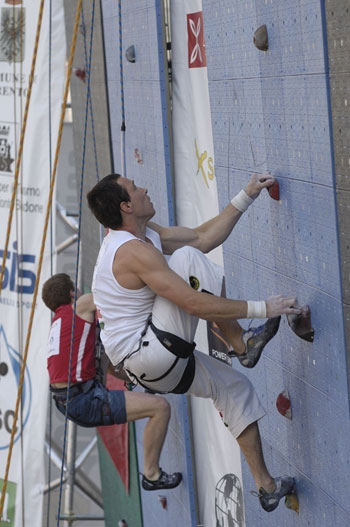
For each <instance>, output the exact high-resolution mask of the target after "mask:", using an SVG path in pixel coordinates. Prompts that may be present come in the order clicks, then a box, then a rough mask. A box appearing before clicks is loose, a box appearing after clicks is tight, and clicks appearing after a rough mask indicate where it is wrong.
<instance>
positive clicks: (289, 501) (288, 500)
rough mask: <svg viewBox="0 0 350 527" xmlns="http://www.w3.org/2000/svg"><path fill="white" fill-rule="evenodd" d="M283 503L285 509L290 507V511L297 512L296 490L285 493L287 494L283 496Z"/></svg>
mask: <svg viewBox="0 0 350 527" xmlns="http://www.w3.org/2000/svg"><path fill="white" fill-rule="evenodd" d="M284 504H285V506H286V507H287V509H291V510H292V511H295V512H297V513H298V514H299V500H298V496H297V493H296V492H293V493H292V494H287V496H286V497H285V498H284Z"/></svg>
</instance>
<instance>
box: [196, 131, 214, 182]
mask: <svg viewBox="0 0 350 527" xmlns="http://www.w3.org/2000/svg"><path fill="white" fill-rule="evenodd" d="M194 147H195V150H196V158H197V174H199V172H200V173H201V174H202V176H203V179H204V183H205V184H206V186H207V187H208V188H209V183H208V179H210V181H212V180H213V179H214V177H215V170H214V159H213V158H212V157H211V156H209V157H208V152H207V151H206V150H204V152H202V153H200V152H199V150H198V146H197V141H196V139H195V140H194Z"/></svg>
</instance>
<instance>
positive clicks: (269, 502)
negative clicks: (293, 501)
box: [252, 476, 295, 512]
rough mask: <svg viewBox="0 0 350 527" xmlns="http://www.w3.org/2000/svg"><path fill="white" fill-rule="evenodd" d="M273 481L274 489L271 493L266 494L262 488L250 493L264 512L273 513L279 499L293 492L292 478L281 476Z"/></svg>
mask: <svg viewBox="0 0 350 527" xmlns="http://www.w3.org/2000/svg"><path fill="white" fill-rule="evenodd" d="M274 479H275V485H276V488H275V490H274V491H273V492H266V490H265V489H263V488H262V487H260V489H259V492H255V491H252V494H253V495H255V496H257V497H258V498H259V500H260V505H261V506H262V508H263V509H264V510H265V511H266V512H272V511H274V510H275V509H276V508H277V507H278V504H279V502H280V499H281V498H283V497H284V496H287V495H288V494H293V493H294V492H295V480H294V478H291V477H289V476H282V477H279V478H274Z"/></svg>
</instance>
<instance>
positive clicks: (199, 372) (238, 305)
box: [87, 174, 301, 511]
mask: <svg viewBox="0 0 350 527" xmlns="http://www.w3.org/2000/svg"><path fill="white" fill-rule="evenodd" d="M274 181H275V179H274V178H273V177H272V176H271V175H269V174H265V175H263V176H261V175H260V176H259V175H256V174H255V175H253V176H252V177H251V179H250V180H249V182H248V184H247V186H246V188H245V189H244V190H242V191H241V192H240V193H239V194H237V196H235V197H234V198H233V199H232V201H231V202H230V203H229V204H228V205H227V206H226V208H225V209H224V210H223V211H222V212H221V213H220V214H219V215H217V216H216V217H215V218H213V219H211V220H209V221H207V222H205V223H204V224H202V225H200V226H199V227H197V228H192V229H190V228H185V227H179V226H176V227H162V226H160V225H157V224H156V223H153V222H150V220H151V218H152V217H153V216H154V214H155V210H154V207H153V204H152V202H151V200H150V198H149V196H148V193H147V189H144V188H141V187H137V186H136V185H135V183H134V181H132V180H130V179H127V178H124V177H121V176H120V175H118V174H111V175H109V176H106V177H105V178H103V179H102V180H101V181H100V182H99V183H97V184H96V185H95V186H94V187H93V188H92V189H91V190H90V192H89V193H88V195H87V199H88V203H89V207H90V209H91V211H92V212H93V214H94V215H95V217H96V218H97V220H98V221H99V222H100V223H102V225H104V227H106V228H108V229H109V233H108V235H107V236H106V237H105V239H104V241H103V243H102V246H101V249H100V252H99V255H98V259H97V262H96V266H95V271H94V277H93V284H92V293H93V296H94V302H95V304H96V306H97V307H98V309H99V310H100V312H101V315H102V318H103V321H104V329H103V331H102V333H101V338H102V341H103V344H104V346H105V350H106V353H107V355H108V356H109V358H110V360H111V362H112V364H113V365H114V366H115V367H116V369H117V370H118V369H120V368H122V367H123V368H124V369H125V371H126V372H127V373H128V375H129V376H130V378H131V379H132V380H133V381H135V382H138V383H139V384H140V385H141V386H143V387H145V388H146V389H147V390H150V391H154V392H159V393H166V392H172V393H187V394H191V395H195V396H197V397H205V398H211V399H212V400H213V402H214V405H215V407H216V408H217V410H218V411H219V412H221V413H222V414H223V418H224V421H225V423H227V424H228V427H229V430H230V431H231V433H232V434H233V436H234V437H235V438H236V439H237V441H238V443H239V445H240V448H241V450H242V452H243V454H244V456H245V458H246V460H247V462H248V465H249V467H250V470H251V472H252V474H253V477H254V480H255V483H256V486H257V489H258V494H259V498H260V503H261V505H262V507H263V508H264V509H265V510H267V511H272V510H274V509H275V508H276V507H277V506H278V503H279V501H280V499H281V498H282V497H283V496H285V495H286V494H289V493H291V492H292V491H293V488H294V479H293V478H292V477H278V478H273V477H272V476H271V475H270V473H269V472H268V470H267V467H266V465H265V461H264V457H263V452H262V447H261V440H260V435H259V429H258V425H257V421H258V420H259V419H260V418H262V417H263V416H264V414H265V412H264V409H263V408H262V406H261V403H260V401H259V399H258V397H257V395H256V393H255V390H254V388H253V386H252V385H251V383H250V381H249V380H248V379H247V378H246V377H245V376H244V375H242V374H241V373H240V372H238V371H235V370H234V369H232V368H230V367H229V366H227V365H226V364H224V363H222V362H220V361H217V360H216V359H214V358H213V357H210V356H208V355H207V354H205V353H201V352H200V351H198V350H196V349H195V343H194V342H193V339H194V335H195V331H196V327H197V323H198V319H204V320H209V321H213V322H215V323H216V324H217V325H218V327H219V328H220V330H221V331H222V332H223V334H224V335H225V337H226V338H227V340H228V341H229V342H230V344H231V345H232V354H233V355H237V356H238V357H239V358H240V360H241V363H242V364H243V365H244V366H247V367H253V366H254V365H255V364H256V363H257V361H258V360H259V358H260V355H261V352H262V350H263V348H264V346H265V345H266V344H267V343H268V342H269V340H270V339H271V338H272V337H273V336H274V335H275V333H276V332H277V329H278V325H279V322H280V315H282V314H300V312H301V310H300V306H299V305H298V302H297V299H296V298H295V297H294V296H287V297H286V296H282V295H278V296H271V297H270V298H268V299H267V300H266V301H245V300H231V299H227V298H223V297H221V296H220V294H221V284H222V276H220V275H219V273H218V270H217V266H214V265H213V264H212V263H211V262H210V261H209V260H208V259H207V258H206V257H205V256H204V254H203V253H207V252H209V251H211V250H212V249H214V248H215V247H217V246H219V245H220V244H222V243H223V242H224V241H225V240H226V238H227V237H228V236H229V234H230V233H231V231H232V229H233V228H234V226H235V225H236V223H237V222H238V220H239V218H240V217H241V215H242V213H243V212H244V211H245V210H246V209H247V208H248V206H249V205H251V204H252V203H253V201H254V199H255V198H257V197H258V195H259V194H260V192H261V190H262V189H264V188H268V187H270V186H271V185H273V183H274ZM164 254H166V255H171V257H170V259H169V260H168V261H167V260H166V259H165V257H164V256H163V255H164ZM243 318H268V320H267V322H266V323H265V324H263V325H261V326H259V327H257V328H255V329H251V330H248V331H244V330H243V329H242V328H241V326H240V325H239V324H238V322H237V319H243Z"/></svg>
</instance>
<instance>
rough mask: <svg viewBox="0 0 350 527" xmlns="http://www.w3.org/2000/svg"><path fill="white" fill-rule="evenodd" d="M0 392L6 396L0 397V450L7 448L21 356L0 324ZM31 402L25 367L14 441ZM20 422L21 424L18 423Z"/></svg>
mask: <svg viewBox="0 0 350 527" xmlns="http://www.w3.org/2000/svg"><path fill="white" fill-rule="evenodd" d="M0 357H1V362H0V393H1V394H5V393H6V397H1V399H0V450H4V449H7V448H8V447H9V444H10V437H11V431H12V426H13V418H14V414H15V406H16V398H17V392H18V387H19V382H20V374H21V368H22V364H23V360H22V357H21V356H20V354H19V353H18V351H16V350H15V349H14V348H13V347H12V346H11V345H10V344H9V342H8V340H7V336H6V333H5V328H4V326H2V325H1V326H0ZM31 402H32V383H31V380H30V374H29V371H28V368H27V367H26V368H25V372H24V378H23V388H22V401H21V403H22V406H21V412H20V413H21V418H20V420H19V421H17V426H16V430H15V438H14V441H15V442H16V441H17V440H18V439H19V437H20V436H21V435H22V432H23V430H24V427H25V425H26V424H27V421H28V418H29V414H30V409H31ZM18 423H20V424H21V426H19V425H18Z"/></svg>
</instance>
